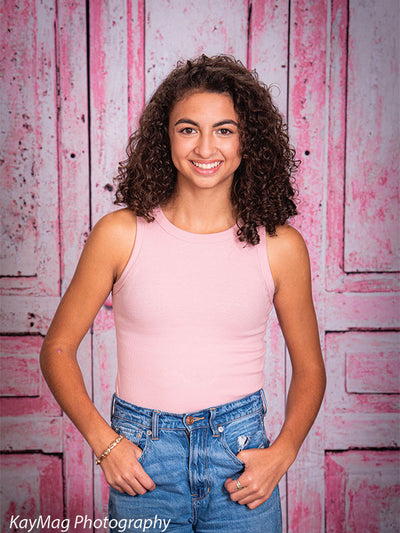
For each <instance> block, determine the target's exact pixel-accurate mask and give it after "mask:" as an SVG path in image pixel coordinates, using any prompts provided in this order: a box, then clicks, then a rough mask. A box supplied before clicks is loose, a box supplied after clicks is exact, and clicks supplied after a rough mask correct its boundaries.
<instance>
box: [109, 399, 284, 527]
mask: <svg viewBox="0 0 400 533" xmlns="http://www.w3.org/2000/svg"><path fill="white" fill-rule="evenodd" d="M265 413H266V408H265V398H264V392H263V391H262V390H261V391H258V392H255V393H254V394H251V395H249V396H246V397H244V398H241V399H240V400H236V401H234V402H231V403H227V404H224V405H220V406H217V407H211V408H209V409H204V410H202V411H198V412H195V413H186V414H172V413H166V412H162V411H157V410H152V409H145V408H143V407H137V406H135V405H133V404H131V403H128V402H126V401H124V400H122V399H121V398H118V397H117V396H115V395H114V397H113V403H112V416H111V425H112V427H113V429H114V430H115V431H116V432H117V433H123V434H124V435H125V436H126V437H127V438H128V439H130V440H131V441H132V442H133V443H135V444H136V445H137V446H139V447H140V448H142V450H143V453H142V454H141V456H140V457H139V463H141V465H142V466H143V468H144V470H145V471H146V472H147V473H148V475H149V476H150V477H151V478H152V480H153V481H154V483H155V484H156V488H155V489H154V490H153V491H148V492H146V493H145V494H143V495H137V496H130V495H129V494H126V493H120V492H118V491H117V490H115V489H114V488H112V487H110V499H109V520H110V531H111V532H113V533H120V532H122V531H134V532H139V531H142V532H143V531H148V532H154V531H157V532H160V531H167V532H168V533H169V532H172V531H179V532H181V533H192V532H193V531H195V532H197V533H217V532H225V533H280V532H281V530H282V518H281V506H280V498H279V490H278V487H276V489H275V490H274V492H273V494H272V496H271V497H270V498H269V499H268V500H267V501H266V502H265V503H263V504H262V505H260V506H259V507H257V508H256V509H249V508H248V507H247V506H246V505H240V504H239V503H237V502H233V501H232V500H231V499H230V497H229V493H228V491H227V490H226V489H225V487H224V482H225V481H226V479H227V478H228V477H231V478H233V479H235V478H237V477H239V476H240V474H241V473H242V472H243V470H244V463H243V462H242V461H240V459H238V458H237V457H236V455H237V454H238V453H239V451H240V450H242V449H247V448H266V447H267V446H269V441H268V439H267V437H266V434H265V429H264V415H265Z"/></svg>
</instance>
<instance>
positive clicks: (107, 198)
mask: <svg viewBox="0 0 400 533" xmlns="http://www.w3.org/2000/svg"><path fill="white" fill-rule="evenodd" d="M143 9H144V7H143V1H136V0H128V1H127V2H119V1H117V0H106V1H104V2H100V3H98V4H97V5H96V8H95V9H90V11H89V31H90V36H89V38H90V113H91V128H90V136H91V205H92V224H94V223H95V222H96V221H97V220H98V219H99V218H100V217H101V216H103V215H104V214H106V213H107V212H109V211H111V210H112V209H113V208H114V206H113V204H112V201H113V185H112V183H113V177H114V176H115V175H116V173H117V166H118V162H119V161H121V160H122V159H124V158H125V147H126V144H127V141H128V135H129V133H131V132H130V128H132V127H134V126H135V123H136V121H137V114H138V113H139V112H140V111H141V106H142V103H143V93H144V91H143V88H142V85H143V84H142V83H141V76H142V74H141V69H142V68H143V67H142V64H143V59H142V57H143V42H142V41H141V39H142V36H143V31H144V27H143V26H142V27H141V25H143ZM128 47H130V48H129V50H128ZM128 61H129V64H128ZM130 61H132V64H131V63H130ZM128 97H129V100H130V101H129V102H128ZM93 333H94V336H93V348H92V349H93V399H94V401H95V404H96V407H97V408H98V409H99V411H100V412H101V414H102V415H103V416H104V418H105V419H106V420H109V410H110V401H111V395H112V393H113V392H114V389H115V386H114V383H115V375H116V348H115V332H114V321H113V317H112V308H111V300H110V299H109V300H107V302H106V303H105V305H104V306H103V307H102V309H101V310H100V312H99V314H98V316H97V317H96V320H95V322H94V326H93ZM107 498H108V487H107V485H106V483H105V480H104V476H103V473H102V471H101V469H99V468H96V469H95V470H94V499H95V504H94V505H95V516H96V517H97V518H100V519H101V518H103V519H104V517H105V516H107Z"/></svg>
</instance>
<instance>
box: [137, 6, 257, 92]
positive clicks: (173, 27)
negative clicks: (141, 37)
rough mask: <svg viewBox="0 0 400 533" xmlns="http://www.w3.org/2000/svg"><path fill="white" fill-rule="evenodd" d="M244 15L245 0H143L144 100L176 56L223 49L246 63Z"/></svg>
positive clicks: (192, 55)
mask: <svg viewBox="0 0 400 533" xmlns="http://www.w3.org/2000/svg"><path fill="white" fill-rule="evenodd" d="M247 18H248V6H247V0H230V2H229V4H227V3H226V2H214V1H212V0H205V1H203V2H197V1H195V0H178V1H175V2H159V1H158V0H146V42H145V49H146V55H145V64H146V100H148V99H149V98H150V96H151V95H152V94H153V92H154V91H155V89H156V88H157V87H158V85H159V84H160V82H161V81H162V80H163V79H164V78H165V77H166V76H167V74H168V73H169V72H170V70H172V68H173V67H175V65H176V63H177V61H178V60H180V59H184V60H185V59H189V58H193V57H196V56H198V55H200V54H203V53H204V54H206V55H209V56H211V55H215V54H221V53H224V54H232V55H234V56H235V57H236V59H240V60H241V61H242V62H243V63H244V64H246V56H247ZM166 21H168V23H167V24H166V23H165V22H166Z"/></svg>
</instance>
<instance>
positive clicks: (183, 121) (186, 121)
mask: <svg viewBox="0 0 400 533" xmlns="http://www.w3.org/2000/svg"><path fill="white" fill-rule="evenodd" d="M178 124H192V126H197V127H199V124H197V122H195V121H194V120H191V119H190V118H180V119H179V120H178V122H176V123H175V124H174V126H177V125H178ZM224 124H233V125H234V126H238V124H237V122H235V121H234V120H231V119H225V120H221V121H220V122H216V123H215V124H213V128H218V126H223V125H224Z"/></svg>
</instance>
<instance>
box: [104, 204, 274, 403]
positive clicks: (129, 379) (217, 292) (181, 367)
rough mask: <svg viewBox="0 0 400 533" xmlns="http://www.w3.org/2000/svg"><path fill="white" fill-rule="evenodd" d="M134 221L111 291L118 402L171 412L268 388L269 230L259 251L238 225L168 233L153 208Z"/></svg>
mask: <svg viewBox="0 0 400 533" xmlns="http://www.w3.org/2000/svg"><path fill="white" fill-rule="evenodd" d="M154 216H155V221H154V222H150V223H148V222H146V221H145V220H144V219H142V218H140V217H138V219H137V236H136V241H135V246H134V249H133V252H132V255H131V257H130V259H129V261H128V264H127V265H126V267H125V270H124V271H123V273H122V276H121V277H120V278H119V280H118V281H117V282H116V283H115V285H114V288H113V308H114V318H115V326H116V334H117V359H118V370H117V379H116V393H117V395H118V396H119V397H120V398H122V399H124V400H126V401H128V402H131V403H134V404H136V405H140V406H142V407H148V408H151V409H159V410H161V411H168V412H172V413H187V412H193V411H197V410H200V409H204V408H207V407H211V406H215V405H220V404H222V403H226V402H231V401H234V400H237V399H239V398H242V397H243V396H246V395H247V394H251V393H252V392H255V391H256V390H258V389H260V388H262V387H263V384H264V354H265V341H264V337H265V331H266V327H267V319H268V315H269V312H270V311H271V308H272V299H273V294H274V283H273V279H272V275H271V271H270V269H269V263H268V258H267V247H266V239H265V229H264V228H259V234H260V243H259V244H258V245H256V246H252V245H250V244H246V245H245V243H243V242H240V241H239V240H238V238H237V236H236V231H237V227H236V226H234V227H232V228H230V229H228V230H226V231H222V232H219V233H211V234H198V233H189V232H187V231H184V230H182V229H180V228H178V227H176V226H174V225H173V224H172V223H171V222H170V221H169V220H168V219H167V218H166V216H165V215H164V213H163V211H162V210H161V209H160V208H158V209H156V210H155V211H154Z"/></svg>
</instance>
